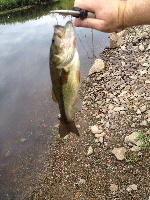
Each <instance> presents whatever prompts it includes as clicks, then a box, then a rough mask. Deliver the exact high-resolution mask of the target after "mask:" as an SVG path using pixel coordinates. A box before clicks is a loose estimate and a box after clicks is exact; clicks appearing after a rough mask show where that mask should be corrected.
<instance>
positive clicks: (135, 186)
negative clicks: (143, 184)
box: [126, 184, 137, 192]
mask: <svg viewBox="0 0 150 200" xmlns="http://www.w3.org/2000/svg"><path fill="white" fill-rule="evenodd" d="M126 190H127V191H128V192H131V191H132V190H137V185H135V184H132V185H129V186H128V187H127V189H126Z"/></svg>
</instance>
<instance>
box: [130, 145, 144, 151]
mask: <svg viewBox="0 0 150 200" xmlns="http://www.w3.org/2000/svg"><path fill="white" fill-rule="evenodd" d="M140 150H141V148H140V146H136V145H134V146H133V147H132V148H130V151H140Z"/></svg>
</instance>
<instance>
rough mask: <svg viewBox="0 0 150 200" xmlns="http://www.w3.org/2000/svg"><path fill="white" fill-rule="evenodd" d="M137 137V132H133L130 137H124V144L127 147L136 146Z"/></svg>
mask: <svg viewBox="0 0 150 200" xmlns="http://www.w3.org/2000/svg"><path fill="white" fill-rule="evenodd" d="M138 135H139V133H138V132H133V133H132V134H131V135H128V136H126V137H125V139H124V142H125V143H127V144H128V145H129V146H133V145H134V144H135V145H137V137H138Z"/></svg>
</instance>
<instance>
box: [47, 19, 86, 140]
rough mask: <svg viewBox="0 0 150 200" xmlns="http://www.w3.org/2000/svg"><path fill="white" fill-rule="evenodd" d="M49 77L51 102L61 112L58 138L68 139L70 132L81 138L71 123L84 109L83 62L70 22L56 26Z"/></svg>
mask: <svg viewBox="0 0 150 200" xmlns="http://www.w3.org/2000/svg"><path fill="white" fill-rule="evenodd" d="M49 65H50V76H51V81H52V99H53V101H54V102H56V103H58V105H59V110H60V115H61V117H60V125H59V135H60V137H65V136H66V135H68V134H69V133H70V132H72V133H75V134H76V135H77V136H79V131H78V129H77V127H76V125H75V122H74V121H73V120H72V115H73V113H74V112H76V111H79V110H81V108H82V102H81V100H80V99H79V98H78V91H79V87H80V59H79V54H78V51H77V44H76V37H75V30H74V26H73V24H72V22H71V21H68V22H67V23H66V24H65V26H61V25H55V26H54V34H53V37H52V43H51V47H50V59H49Z"/></svg>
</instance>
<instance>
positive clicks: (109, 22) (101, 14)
mask: <svg viewBox="0 0 150 200" xmlns="http://www.w3.org/2000/svg"><path fill="white" fill-rule="evenodd" d="M122 5H123V4H122ZM74 6H75V7H79V8H82V9H85V10H88V11H91V12H94V13H95V15H96V18H86V19H84V20H81V19H79V18H75V20H74V25H75V26H82V27H88V28H93V29H96V30H100V31H103V32H113V31H115V30H117V29H118V28H121V26H122V24H121V23H122V19H121V18H122V15H121V14H120V12H119V11H120V9H119V6H120V0H107V1H106V0H75V2H74ZM121 8H122V9H121V10H123V7H121Z"/></svg>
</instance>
